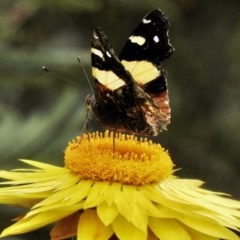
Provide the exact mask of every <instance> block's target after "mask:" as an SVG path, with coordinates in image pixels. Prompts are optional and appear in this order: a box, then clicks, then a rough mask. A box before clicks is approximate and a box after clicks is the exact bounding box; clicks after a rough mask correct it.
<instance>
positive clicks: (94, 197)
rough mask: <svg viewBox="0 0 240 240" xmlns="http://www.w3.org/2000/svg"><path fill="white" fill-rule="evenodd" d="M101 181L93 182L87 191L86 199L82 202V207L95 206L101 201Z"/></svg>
mask: <svg viewBox="0 0 240 240" xmlns="http://www.w3.org/2000/svg"><path fill="white" fill-rule="evenodd" d="M103 185H104V184H103V182H94V183H93V185H92V187H91V188H90V191H89V193H88V196H87V199H86V200H85V202H84V208H85V209H87V208H92V207H96V206H97V205H98V204H100V203H101V202H103V200H104V198H103V196H102V194H101V192H102V186H103Z"/></svg>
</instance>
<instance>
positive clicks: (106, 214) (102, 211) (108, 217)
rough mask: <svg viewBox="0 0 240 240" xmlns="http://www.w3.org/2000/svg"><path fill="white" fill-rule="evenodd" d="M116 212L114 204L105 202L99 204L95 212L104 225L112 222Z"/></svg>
mask: <svg viewBox="0 0 240 240" xmlns="http://www.w3.org/2000/svg"><path fill="white" fill-rule="evenodd" d="M118 213H119V211H118V210H117V208H116V206H115V205H111V206H110V205H108V204H107V203H106V202H103V203H101V204H99V205H98V207H97V214H98V216H99V218H100V219H101V221H102V222H103V223H104V224H105V225H106V226H107V225H109V224H111V223H112V222H113V220H114V219H115V218H116V216H117V215H118Z"/></svg>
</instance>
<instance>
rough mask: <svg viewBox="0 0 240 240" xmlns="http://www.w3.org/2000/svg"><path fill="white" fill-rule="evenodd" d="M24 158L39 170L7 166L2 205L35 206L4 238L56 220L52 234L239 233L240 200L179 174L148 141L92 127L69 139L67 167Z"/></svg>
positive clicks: (93, 238) (147, 237)
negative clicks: (11, 169) (204, 186)
mask: <svg viewBox="0 0 240 240" xmlns="http://www.w3.org/2000/svg"><path fill="white" fill-rule="evenodd" d="M22 161H23V162H25V163H27V164H29V165H31V166H32V167H34V168H33V169H18V170H15V171H0V177H1V178H4V179H8V181H5V182H2V183H1V185H2V188H1V194H0V203H2V204H14V205H18V206H22V207H25V208H29V209H30V210H29V211H28V212H27V213H26V214H25V216H22V217H19V218H18V219H17V221H16V222H15V223H14V224H13V225H12V226H10V227H9V228H7V229H5V230H4V231H3V232H2V235H1V236H2V237H3V236H9V235H14V234H20V233H24V232H29V231H31V230H34V229H37V228H40V227H42V226H45V225H47V224H49V223H52V222H56V224H55V226H54V227H53V229H52V231H51V239H52V240H60V239H65V238H68V237H70V236H77V239H79V240H82V239H84V240H85V239H88V240H98V239H99V240H100V239H101V240H107V239H110V238H112V237H114V238H115V239H123V240H129V239H130V240H131V239H134V240H135V239H140V240H152V239H161V240H165V239H167V240H169V239H183V240H190V239H193V240H195V239H196V240H197V239H204V240H205V239H206V240H214V239H229V240H235V239H239V237H238V236H237V235H236V234H235V233H234V232H233V231H232V230H230V229H233V230H236V231H239V228H240V211H239V209H240V202H238V201H235V200H232V199H229V198H227V197H226V196H223V194H221V193H216V192H212V191H208V190H205V189H203V188H201V185H202V182H201V181H199V180H190V179H180V178H177V177H175V176H173V175H172V173H173V163H172V161H171V159H170V157H169V154H168V153H167V152H166V151H165V150H164V149H163V148H162V147H161V146H160V145H159V144H154V143H152V142H151V141H147V140H146V139H140V140H139V139H137V138H136V137H133V136H131V135H125V134H118V135H116V137H115V138H113V134H112V133H110V132H105V133H92V134H89V135H84V136H83V137H82V138H77V139H76V140H74V141H72V142H71V143H69V145H68V147H67V149H66V151H65V166H64V167H57V166H53V165H50V164H44V163H39V162H36V161H31V160H22Z"/></svg>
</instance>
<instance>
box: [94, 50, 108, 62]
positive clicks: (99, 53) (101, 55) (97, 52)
mask: <svg viewBox="0 0 240 240" xmlns="http://www.w3.org/2000/svg"><path fill="white" fill-rule="evenodd" d="M91 52H92V53H93V54H95V55H97V56H98V57H100V58H101V59H102V60H103V61H105V59H104V56H103V53H102V52H101V51H100V50H98V49H96V48H92V49H91Z"/></svg>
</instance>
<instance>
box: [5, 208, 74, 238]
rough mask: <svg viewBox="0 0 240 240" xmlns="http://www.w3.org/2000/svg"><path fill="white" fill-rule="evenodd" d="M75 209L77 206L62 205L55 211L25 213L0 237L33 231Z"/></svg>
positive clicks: (69, 213) (67, 214)
mask: <svg viewBox="0 0 240 240" xmlns="http://www.w3.org/2000/svg"><path fill="white" fill-rule="evenodd" d="M77 209H78V207H77V206H72V207H68V208H67V209H66V208H64V207H63V208H59V209H57V211H48V212H44V213H40V214H38V215H31V216H28V215H26V216H25V217H24V218H22V219H20V220H19V221H17V222H16V223H14V224H13V225H11V226H10V227H8V228H6V229H4V231H3V232H2V234H1V237H5V236H9V235H15V234H21V233H25V232H30V231H33V230H35V229H38V228H40V227H43V226H45V225H47V224H49V223H52V222H55V221H58V220H59V219H62V218H64V217H66V216H69V215H71V214H72V213H73V212H75V211H77Z"/></svg>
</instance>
